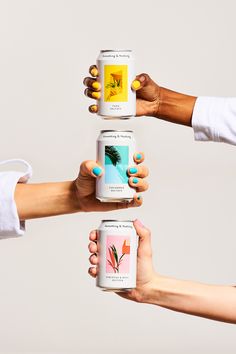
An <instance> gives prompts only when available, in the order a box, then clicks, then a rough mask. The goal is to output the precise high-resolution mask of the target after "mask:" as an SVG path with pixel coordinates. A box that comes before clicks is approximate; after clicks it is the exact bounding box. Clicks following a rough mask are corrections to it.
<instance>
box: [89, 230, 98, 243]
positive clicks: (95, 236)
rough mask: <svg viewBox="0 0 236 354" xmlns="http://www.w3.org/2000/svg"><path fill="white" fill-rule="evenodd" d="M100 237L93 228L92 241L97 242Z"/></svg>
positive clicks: (90, 237) (90, 236)
mask: <svg viewBox="0 0 236 354" xmlns="http://www.w3.org/2000/svg"><path fill="white" fill-rule="evenodd" d="M97 238H98V234H97V230H93V231H91V232H90V234H89V239H90V241H93V242H96V241H97Z"/></svg>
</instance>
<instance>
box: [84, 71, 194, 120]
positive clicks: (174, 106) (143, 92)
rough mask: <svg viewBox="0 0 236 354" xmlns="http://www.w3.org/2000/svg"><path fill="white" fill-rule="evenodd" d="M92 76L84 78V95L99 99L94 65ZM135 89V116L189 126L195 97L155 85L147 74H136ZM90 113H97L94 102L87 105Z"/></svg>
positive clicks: (98, 87)
mask: <svg viewBox="0 0 236 354" xmlns="http://www.w3.org/2000/svg"><path fill="white" fill-rule="evenodd" d="M89 73H90V75H91V76H92V77H86V78H85V79H84V85H85V86H87V88H86V89H85V91H84V93H85V95H86V96H88V97H90V98H93V99H95V100H99V99H100V98H101V93H100V91H101V84H100V83H99V82H98V81H97V80H96V78H97V77H98V76H99V73H98V69H97V67H96V65H92V66H91V67H90V68H89ZM132 89H133V90H135V91H136V97H137V98H136V116H151V117H156V118H160V119H163V120H166V121H169V122H172V123H176V124H182V125H186V126H191V120H192V113H193V109H194V105H195V102H196V99H197V97H194V96H189V95H184V94H181V93H178V92H174V91H171V90H168V89H166V88H164V87H160V86H159V85H157V84H156V83H155V82H154V81H153V80H152V79H151V78H150V77H149V76H148V75H147V74H140V75H138V76H136V78H135V80H134V81H133V83H132ZM89 111H90V112H91V113H97V111H98V107H97V105H96V104H93V105H91V106H89Z"/></svg>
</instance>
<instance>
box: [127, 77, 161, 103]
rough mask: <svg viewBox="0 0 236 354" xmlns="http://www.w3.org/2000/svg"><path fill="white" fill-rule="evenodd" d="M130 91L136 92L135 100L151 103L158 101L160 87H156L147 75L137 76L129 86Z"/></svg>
mask: <svg viewBox="0 0 236 354" xmlns="http://www.w3.org/2000/svg"><path fill="white" fill-rule="evenodd" d="M131 87H132V89H133V90H134V91H136V96H137V98H141V99H143V100H144V101H148V102H150V104H151V106H152V103H153V102H155V101H158V98H159V95H160V86H158V85H157V84H156V83H155V82H154V81H153V80H152V79H151V78H150V76H149V75H148V74H140V75H137V76H136V78H135V80H134V81H133V82H132V85H131Z"/></svg>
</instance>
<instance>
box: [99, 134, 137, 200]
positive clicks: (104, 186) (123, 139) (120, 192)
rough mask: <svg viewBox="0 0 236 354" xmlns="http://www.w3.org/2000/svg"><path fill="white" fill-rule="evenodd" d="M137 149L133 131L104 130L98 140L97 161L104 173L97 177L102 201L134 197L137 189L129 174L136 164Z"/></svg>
mask: <svg viewBox="0 0 236 354" xmlns="http://www.w3.org/2000/svg"><path fill="white" fill-rule="evenodd" d="M135 151H136V148H135V140H134V136H133V133H132V132H125V131H102V132H101V134H100V136H99V138H98V140H97V162H98V163H99V164H100V165H101V166H102V167H103V169H104V174H103V175H102V176H101V177H99V178H97V179H96V198H98V199H99V200H100V201H102V202H122V201H130V200H132V199H133V197H134V194H135V189H134V188H132V187H131V186H130V185H129V177H128V174H127V171H128V168H129V166H130V165H133V164H134V161H133V156H134V153H135Z"/></svg>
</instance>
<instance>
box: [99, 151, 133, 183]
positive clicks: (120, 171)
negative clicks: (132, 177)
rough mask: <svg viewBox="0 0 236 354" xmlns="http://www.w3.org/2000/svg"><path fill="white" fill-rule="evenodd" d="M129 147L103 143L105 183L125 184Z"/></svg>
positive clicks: (126, 181) (126, 180)
mask: <svg viewBox="0 0 236 354" xmlns="http://www.w3.org/2000/svg"><path fill="white" fill-rule="evenodd" d="M128 164H129V147H128V146H119V145H105V183H106V184H127V183H128V176H127V169H128Z"/></svg>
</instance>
